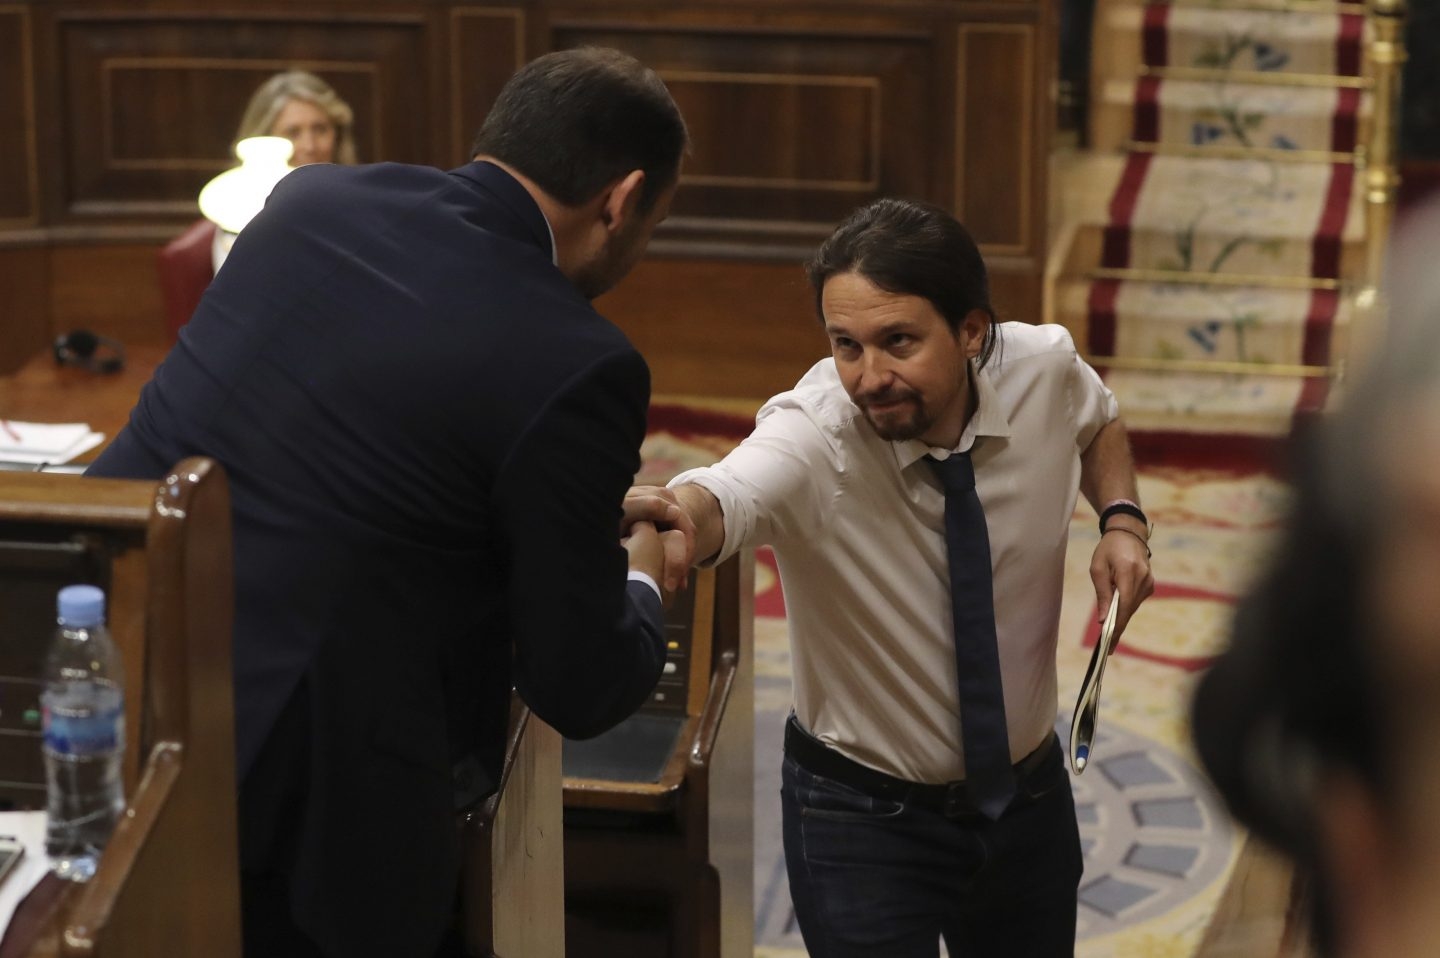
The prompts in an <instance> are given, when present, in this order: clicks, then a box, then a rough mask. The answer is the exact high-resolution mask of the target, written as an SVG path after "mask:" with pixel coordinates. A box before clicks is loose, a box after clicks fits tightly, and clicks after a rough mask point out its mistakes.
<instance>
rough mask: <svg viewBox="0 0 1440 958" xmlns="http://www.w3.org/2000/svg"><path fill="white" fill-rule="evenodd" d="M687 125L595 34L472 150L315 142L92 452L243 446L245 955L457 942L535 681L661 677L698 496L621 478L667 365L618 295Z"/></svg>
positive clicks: (603, 715) (119, 465)
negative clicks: (366, 151)
mask: <svg viewBox="0 0 1440 958" xmlns="http://www.w3.org/2000/svg"><path fill="white" fill-rule="evenodd" d="M685 147H686V131H685V125H684V122H683V120H682V119H681V116H680V113H679V110H678V109H677V108H676V106H675V103H674V101H673V100H672V99H671V97H670V94H669V92H668V91H667V90H666V89H665V86H664V84H663V83H661V81H660V80H659V78H658V77H657V76H656V75H655V74H654V73H653V72H652V71H650V70H648V69H646V68H645V67H644V66H642V65H641V64H640V63H638V62H637V61H635V60H633V59H632V58H630V57H628V56H626V55H624V54H621V53H618V52H616V51H611V50H599V49H588V50H579V51H569V52H562V53H555V54H551V55H548V56H545V57H542V58H540V59H538V60H536V61H534V62H533V63H531V64H529V65H528V66H526V67H524V68H523V69H522V70H520V71H519V72H518V73H517V74H516V75H515V76H514V77H513V78H512V79H511V81H510V82H509V84H507V86H506V87H505V89H504V91H502V93H501V94H500V97H499V99H498V100H497V102H496V104H495V106H494V108H493V109H492V111H491V112H490V114H489V115H488V117H487V119H486V121H485V124H484V126H483V128H482V129H481V131H480V134H479V137H478V139H477V141H476V146H475V150H474V154H475V160H474V162H472V163H470V164H469V165H467V166H463V167H461V168H459V169H457V170H452V171H450V172H449V173H445V172H441V171H439V170H435V169H431V168H428V167H416V166H402V165H397V164H379V165H374V166H364V167H344V166H332V165H317V166H308V167H304V168H302V169H298V170H296V171H294V172H293V173H291V174H290V175H289V176H287V177H286V178H285V179H284V180H282V181H281V183H280V184H279V185H278V186H277V187H276V188H275V190H274V192H273V193H272V194H271V196H270V199H269V201H268V203H267V205H266V207H265V210H264V211H263V212H262V213H261V214H260V215H259V216H258V217H257V218H256V219H255V220H254V221H253V222H252V223H251V224H250V225H249V226H248V227H247V228H246V229H245V231H244V232H243V233H242V235H241V236H240V238H239V240H238V241H237V242H236V244H235V246H234V249H233V250H232V252H231V253H230V256H229V259H228V260H227V261H226V264H225V267H224V268H223V269H222V270H221V271H220V273H219V274H218V275H217V278H216V280H215V282H214V284H213V285H212V286H211V287H210V289H209V290H208V292H207V293H206V295H205V298H204V299H203V301H202V302H201V304H200V307H199V309H198V311H197V312H196V314H195V317H194V319H193V320H192V321H191V322H190V323H189V324H188V325H187V326H186V327H185V329H184V331H183V332H182V333H181V336H180V341H179V343H178V344H177V345H176V347H175V348H174V350H173V351H172V352H171V353H170V355H169V356H168V357H167V358H166V360H165V362H164V364H163V365H162V366H161V367H160V368H159V369H158V370H157V371H156V374H155V378H154V380H153V381H152V382H151V383H150V384H149V385H148V386H146V388H145V390H144V392H143V393H142V395H141V397H140V401H139V404H138V405H137V406H136V408H135V410H134V412H133V413H132V415H131V418H130V423H129V425H128V426H127V427H126V428H125V429H124V431H122V432H121V433H120V435H119V436H118V437H116V440H115V442H114V444H113V445H112V446H111V447H110V448H109V449H108V450H107V451H106V452H105V454H104V455H102V456H101V457H100V458H99V459H98V460H97V461H96V463H95V465H94V466H93V467H92V468H91V469H90V474H92V475H100V476H120V477H134V478H149V477H158V476H161V475H163V474H164V473H165V472H166V471H167V470H168V469H169V468H170V467H171V466H172V464H174V463H175V462H177V461H178V460H180V459H181V458H183V457H185V456H189V455H196V454H200V455H207V456H212V457H214V458H215V459H217V460H219V461H220V462H221V463H222V464H223V465H224V467H225V469H226V472H227V473H228V476H229V480H230V489H231V496H232V500H233V504H234V539H235V586H236V593H235V596H236V614H235V652H234V664H235V693H236V697H235V706H236V725H237V749H238V751H237V765H238V772H239V775H240V780H241V784H240V818H241V821H240V830H241V860H242V870H243V882H242V897H243V910H244V918H245V934H246V948H245V951H246V954H247V955H266V956H274V955H292V954H293V955H326V956H333V958H339V956H344V958H351V956H367V955H375V956H380V955H384V956H387V958H393V956H402V955H427V956H428V955H432V954H435V953H436V952H437V951H444V950H445V949H446V948H449V947H453V945H447V944H446V942H448V941H450V940H452V939H453V933H452V932H450V931H449V930H448V929H447V925H448V922H449V919H450V915H451V911H452V908H453V905H454V901H455V889H456V879H457V875H458V870H459V855H458V847H457V842H456V831H455V822H454V809H455V804H456V802H457V800H464V799H473V798H476V797H478V796H479V795H480V794H483V793H484V791H486V790H487V789H488V788H489V787H491V783H493V782H494V781H495V780H496V776H497V773H498V770H499V765H500V761H501V750H502V744H503V737H504V730H505V725H506V720H507V709H508V699H509V690H510V688H511V687H512V685H513V686H514V687H516V688H518V689H519V691H520V693H521V694H522V696H523V697H524V699H525V701H526V702H527V703H528V704H529V705H530V707H531V708H532V709H533V710H534V711H535V713H536V714H537V715H539V716H540V717H541V718H543V719H544V720H545V721H547V722H549V723H550V724H551V725H553V726H554V727H555V728H556V729H558V730H559V731H560V732H561V733H562V734H564V735H568V736H572V737H585V736H590V735H596V734H598V733H600V732H602V731H604V730H605V729H607V728H609V727H610V726H612V725H614V724H616V723H618V722H619V721H620V720H621V719H623V718H625V717H626V716H627V715H629V714H630V713H631V712H633V711H634V710H635V709H636V708H638V707H639V706H640V704H641V703H642V702H643V701H644V700H645V699H646V697H647V695H648V694H649V692H650V690H651V689H652V688H653V686H654V685H655V682H656V680H657V679H658V677H659V675H660V670H661V666H662V665H663V663H664V641H663V639H662V631H663V611H662V607H661V596H660V588H659V587H658V586H657V582H656V580H658V579H660V577H661V575H662V574H663V573H662V568H663V567H664V566H663V563H662V553H663V551H664V550H666V549H670V550H671V551H672V554H673V553H674V551H675V550H681V551H683V550H684V548H686V546H685V543H684V540H685V536H684V535H682V534H681V532H679V531H671V532H667V533H663V535H664V536H666V537H668V540H669V541H667V539H666V538H662V532H659V531H657V528H656V526H655V525H654V524H652V523H655V522H658V523H661V524H662V525H663V524H664V523H665V522H666V521H667V520H668V521H683V519H681V518H680V517H678V516H677V515H676V513H675V512H672V511H670V510H671V509H672V507H671V506H670V505H669V504H668V503H664V502H663V501H660V500H658V499H657V500H654V501H652V502H650V503H647V504H642V505H641V506H639V507H638V508H637V507H632V506H630V505H628V504H627V505H626V506H625V507H624V510H625V511H623V512H622V499H623V498H624V494H625V490H626V488H627V487H628V486H629V484H630V481H631V478H632V476H633V475H634V474H635V471H636V469H637V468H638V466H639V453H638V450H639V447H640V442H641V439H642V438H643V435H644V431H645V416H646V407H647V404H648V401H649V372H648V369H647V367H646V365H645V362H644V360H643V359H642V358H641V357H640V355H639V354H638V353H637V352H636V351H635V350H634V348H633V347H632V346H631V345H630V343H629V342H628V341H627V340H626V338H625V336H624V335H623V334H622V333H621V332H620V331H619V330H618V329H617V328H616V327H614V326H613V325H611V324H610V323H609V322H607V321H606V320H605V319H604V318H603V317H601V316H600V315H599V314H598V313H596V312H595V310H594V309H593V308H592V307H591V305H590V300H591V299H592V298H593V297H596V296H598V295H600V294H601V293H603V292H604V291H605V290H607V289H609V288H610V287H611V286H613V285H614V284H615V283H616V282H618V281H619V280H620V279H621V277H623V276H624V275H625V274H626V273H627V272H628V271H629V270H630V268H631V267H632V266H633V265H634V264H635V262H636V261H637V260H638V259H639V258H640V256H641V255H642V254H643V252H644V249H645V246H646V244H647V243H648V242H649V239H650V234H651V232H652V230H653V229H654V227H655V226H656V224H657V223H658V222H659V221H660V220H661V219H663V218H664V216H665V213H666V211H667V209H668V207H669V204H670V199H671V197H672V196H673V194H674V192H675V187H676V183H677V180H678V177H679V166H680V162H681V158H682V155H683V153H684V151H685ZM622 526H624V527H626V538H625V540H624V544H623V547H622V542H621V539H620V533H621V529H622ZM627 558H628V561H627ZM627 567H628V570H629V581H627ZM659 585H663V586H665V587H666V588H667V589H673V588H674V586H675V583H674V582H669V583H659ZM457 770H464V771H465V772H466V773H467V774H465V775H457V774H456V771H457ZM462 779H463V780H464V781H465V782H466V787H465V788H464V789H462V790H461V791H462V792H464V793H465V794H461V795H460V796H459V798H458V799H457V795H456V791H457V789H456V782H457V781H460V780H462ZM477 780H478V781H479V782H480V784H479V785H478V786H477V785H476V784H475V783H476V781H477Z"/></svg>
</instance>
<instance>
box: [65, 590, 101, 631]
mask: <svg viewBox="0 0 1440 958" xmlns="http://www.w3.org/2000/svg"><path fill="white" fill-rule="evenodd" d="M55 605H56V607H57V608H58V610H59V613H60V622H61V623H62V624H64V625H73V626H78V627H80V628H88V627H90V626H94V625H99V624H100V623H102V622H104V621H105V593H104V592H101V591H100V590H99V589H97V588H96V587H95V586H93V585H67V586H66V587H65V588H63V589H61V590H60V595H59V597H58V598H57V599H56V602H55Z"/></svg>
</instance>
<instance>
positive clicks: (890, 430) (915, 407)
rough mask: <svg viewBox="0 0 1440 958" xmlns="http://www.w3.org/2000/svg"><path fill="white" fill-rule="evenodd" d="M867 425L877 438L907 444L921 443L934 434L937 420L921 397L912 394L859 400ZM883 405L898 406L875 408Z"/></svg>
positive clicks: (907, 392) (899, 393)
mask: <svg viewBox="0 0 1440 958" xmlns="http://www.w3.org/2000/svg"><path fill="white" fill-rule="evenodd" d="M855 402H856V404H857V405H858V406H859V407H860V411H861V413H863V414H864V416H865V421H866V422H868V423H869V424H870V428H871V429H874V430H875V434H876V435H877V436H879V437H880V438H881V439H884V440H886V441H887V442H905V441H907V440H910V439H919V438H920V437H921V436H923V435H925V433H927V432H929V431H930V427H931V426H933V425H934V424H935V417H934V416H933V415H932V414H931V413H930V412H929V410H927V409H926V408H925V402H924V400H923V399H921V398H920V395H919V394H918V393H914V392H910V391H901V392H891V393H885V394H882V395H878V396H865V397H861V398H858V399H856V401H855ZM883 403H895V405H893V406H887V407H886V408H884V409H875V408H874V406H877V405H880V404H883Z"/></svg>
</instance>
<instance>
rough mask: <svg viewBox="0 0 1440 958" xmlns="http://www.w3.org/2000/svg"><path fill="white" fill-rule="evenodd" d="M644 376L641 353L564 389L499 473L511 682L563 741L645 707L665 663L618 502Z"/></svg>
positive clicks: (632, 457) (649, 596) (635, 461)
mask: <svg viewBox="0 0 1440 958" xmlns="http://www.w3.org/2000/svg"><path fill="white" fill-rule="evenodd" d="M649 389H650V385H649V370H648V369H647V368H646V366H645V362H644V360H642V359H641V358H640V356H639V355H638V354H636V353H634V352H628V351H627V352H624V353H619V354H616V355H614V356H611V357H607V358H606V359H603V360H601V361H599V362H597V363H596V364H594V365H593V366H591V367H590V369H589V370H588V371H587V372H586V373H585V374H583V375H582V376H581V377H579V378H577V379H576V380H574V381H573V382H571V383H570V384H568V385H567V387H566V388H565V389H563V390H562V391H561V393H560V395H559V396H557V397H556V398H555V399H554V400H553V401H552V402H551V403H550V404H549V405H548V406H547V407H546V409H545V410H544V411H543V412H542V413H541V414H540V415H539V416H538V417H537V418H536V419H535V421H534V422H532V423H531V425H530V427H529V428H528V429H527V430H526V432H525V433H524V435H523V436H522V437H521V439H520V441H519V442H518V443H517V444H516V446H515V448H514V450H513V451H512V453H511V454H510V456H509V457H508V458H507V460H506V462H505V463H504V464H503V466H502V467H501V470H500V473H499V475H498V476H497V478H496V482H495V486H494V501H493V506H494V510H495V515H496V521H497V524H498V528H500V529H501V530H502V532H503V535H504V537H505V540H506V541H505V546H506V549H507V552H508V555H509V560H510V561H509V575H510V581H509V584H508V599H507V601H508V605H509V610H508V612H509V619H510V629H511V635H512V636H513V639H514V647H515V686H516V688H517V689H518V690H519V691H520V695H521V697H522V698H524V700H525V701H526V703H527V704H528V705H529V706H530V707H531V708H532V709H533V710H534V711H535V713H536V714H537V715H539V716H540V717H541V718H542V719H544V720H545V721H546V722H548V723H550V725H552V726H554V727H555V728H556V729H557V730H558V731H559V732H560V733H561V734H562V735H565V736H567V737H570V738H586V737H589V736H593V735H598V734H600V733H601V732H603V731H605V730H606V729H608V728H610V727H611V726H613V725H615V724H616V723H618V722H620V721H621V720H622V719H624V718H626V717H627V716H629V715H630V714H631V713H632V712H634V711H635V710H636V709H637V708H639V707H640V705H641V704H642V703H643V702H644V701H645V700H646V698H647V697H648V696H649V694H650V692H651V691H652V690H653V689H654V687H655V683H656V682H657V681H658V680H659V677H660V670H661V667H662V666H663V665H664V661H665V643H664V619H663V610H662V609H661V606H660V602H659V601H658V599H657V598H656V597H655V594H654V593H653V592H652V591H650V590H649V589H648V588H647V587H645V585H644V584H643V583H636V584H631V585H629V586H628V587H627V584H626V574H627V572H628V569H629V560H628V556H627V554H626V552H625V550H624V548H622V547H621V546H620V543H619V529H620V516H621V508H620V506H621V501H622V499H623V498H624V495H625V490H626V489H628V488H629V486H630V484H631V482H632V480H633V478H634V475H635V472H636V470H637V469H638V468H639V464H640V455H639V449H640V442H641V440H642V439H643V438H644V433H645V410H646V406H647V403H648V396H649Z"/></svg>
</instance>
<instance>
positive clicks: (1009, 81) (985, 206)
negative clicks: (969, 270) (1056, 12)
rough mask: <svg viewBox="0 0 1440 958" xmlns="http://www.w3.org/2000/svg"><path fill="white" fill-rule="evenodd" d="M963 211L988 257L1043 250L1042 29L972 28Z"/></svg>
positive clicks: (966, 37)
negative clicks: (1038, 70) (1038, 60)
mask: <svg viewBox="0 0 1440 958" xmlns="http://www.w3.org/2000/svg"><path fill="white" fill-rule="evenodd" d="M959 31H960V44H959V46H960V53H959V60H960V69H959V74H958V82H959V91H960V92H959V96H958V100H959V103H960V104H961V105H960V114H961V115H960V121H959V123H958V124H957V126H956V136H957V138H958V141H959V142H958V143H957V144H956V150H955V153H956V155H957V156H959V157H962V160H961V162H960V163H959V164H958V165H957V168H956V171H955V175H956V184H955V210H956V213H957V215H958V216H959V217H960V219H961V221H962V222H964V223H965V224H966V226H968V227H969V229H970V231H971V233H972V234H973V235H974V236H975V238H976V241H977V242H979V243H980V246H981V249H982V251H983V252H985V253H987V254H991V253H1003V254H1010V255H1015V254H1026V253H1033V252H1035V250H1034V247H1035V243H1036V241H1037V237H1036V235H1035V232H1036V231H1035V230H1034V228H1033V226H1034V223H1033V219H1034V216H1033V214H1034V210H1035V207H1034V205H1033V204H1034V202H1035V199H1034V197H1033V195H1032V193H1033V178H1034V176H1033V174H1034V171H1035V164H1036V158H1035V156H1034V154H1033V151H1034V149H1035V139H1036V136H1037V133H1038V131H1037V130H1036V129H1035V114H1036V109H1035V96H1036V94H1035V28H1034V27H1032V26H1030V25H1028V24H965V25H962V26H961V27H959Z"/></svg>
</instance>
